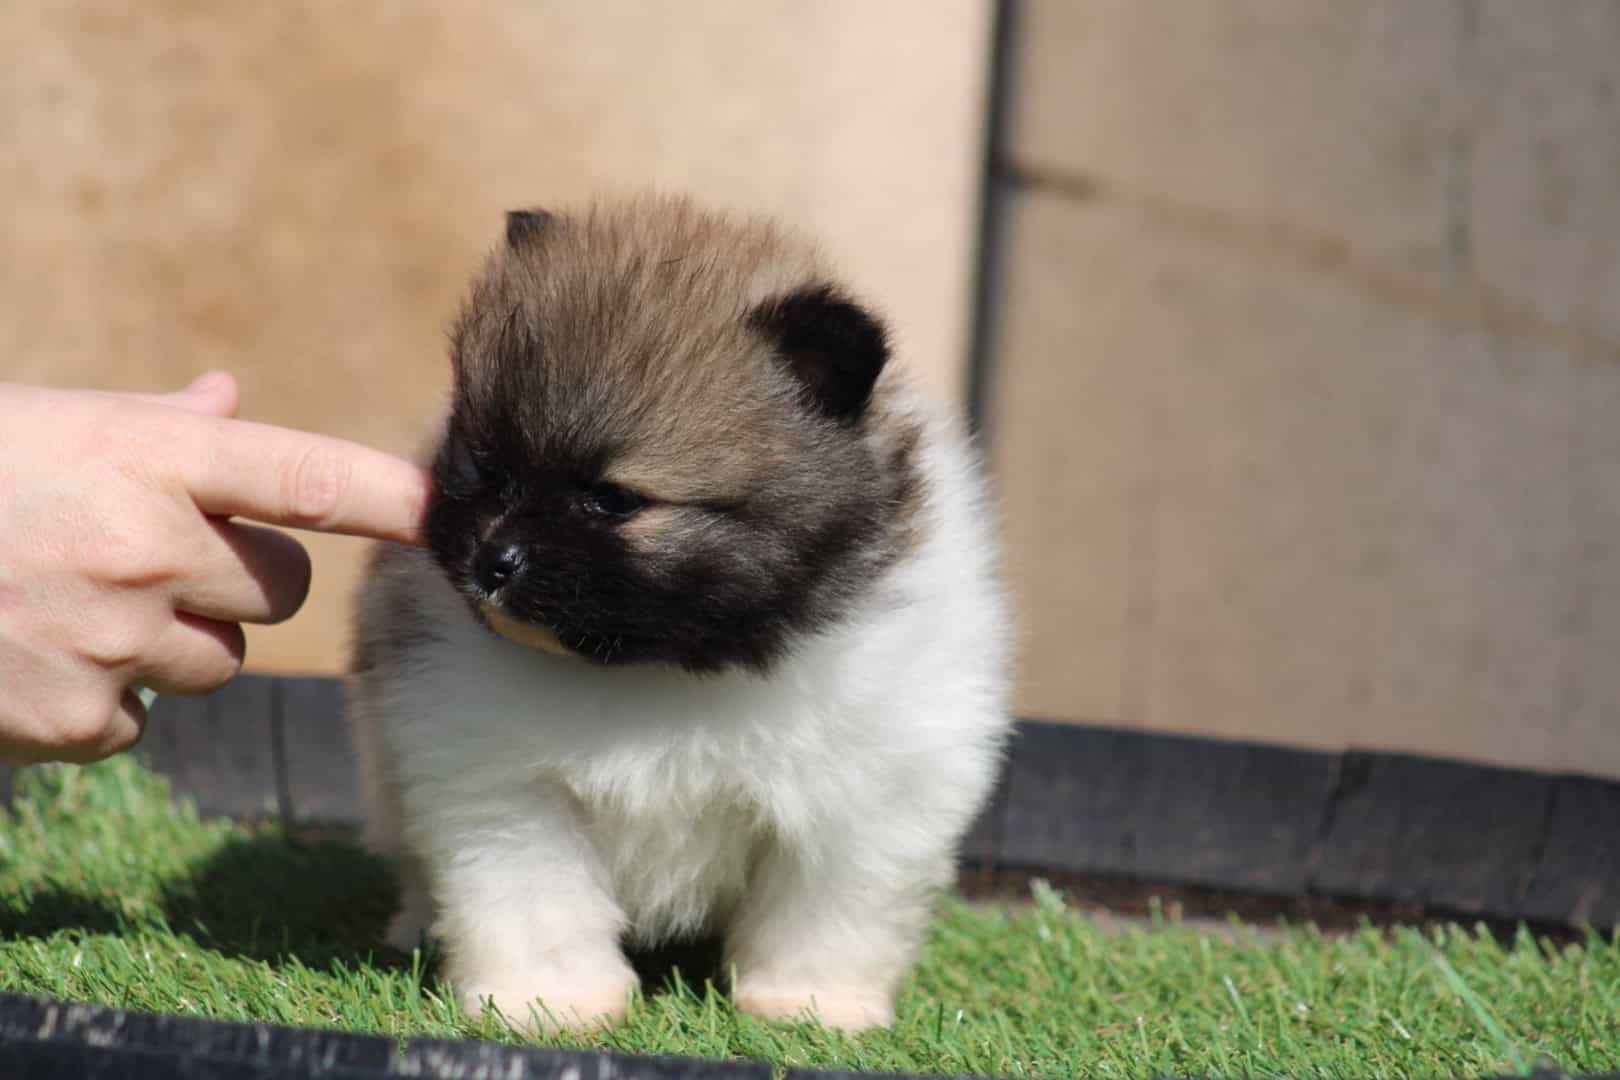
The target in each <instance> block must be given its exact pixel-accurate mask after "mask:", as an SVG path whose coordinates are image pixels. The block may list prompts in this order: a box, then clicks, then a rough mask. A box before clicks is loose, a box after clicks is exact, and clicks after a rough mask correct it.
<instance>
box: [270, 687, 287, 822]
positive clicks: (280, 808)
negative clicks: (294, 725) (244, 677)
mask: <svg viewBox="0 0 1620 1080" xmlns="http://www.w3.org/2000/svg"><path fill="white" fill-rule="evenodd" d="M285 708H286V698H285V688H284V687H283V685H282V681H281V679H279V678H274V679H272V680H271V683H270V762H271V766H272V767H273V768H274V770H275V780H276V811H277V813H279V814H280V815H281V824H282V827H283V828H286V827H288V826H290V825H291V824H292V823H293V813H292V809H293V807H292V782H291V780H290V779H289V778H288V775H287V733H286V729H285V727H284V726H283V713H284V711H285Z"/></svg>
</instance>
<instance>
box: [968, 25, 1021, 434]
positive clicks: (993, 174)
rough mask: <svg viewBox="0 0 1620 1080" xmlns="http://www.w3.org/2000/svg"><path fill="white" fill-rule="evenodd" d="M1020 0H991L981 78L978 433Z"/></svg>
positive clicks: (973, 356) (974, 313)
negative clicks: (987, 47)
mask: <svg viewBox="0 0 1620 1080" xmlns="http://www.w3.org/2000/svg"><path fill="white" fill-rule="evenodd" d="M1017 6H1018V0H992V3H991V5H990V56H989V72H988V77H987V78H986V80H985V86H986V94H985V102H984V114H983V115H984V128H983V133H982V136H981V139H980V155H981V158H980V165H979V193H978V197H979V213H978V236H977V239H976V241H975V247H976V250H975V251H974V255H973V281H972V289H971V292H970V296H971V297H972V299H971V301H970V303H971V311H970V312H969V318H970V320H971V322H970V330H969V336H968V356H967V414H968V423H969V424H970V425H971V427H972V430H973V431H974V432H975V433H982V432H983V430H984V426H985V421H986V415H985V414H986V411H987V409H988V407H989V395H990V377H991V368H992V367H993V365H994V358H993V356H992V354H993V353H994V351H995V340H994V338H995V321H996V307H997V303H996V297H997V288H996V285H997V279H998V277H999V274H1000V261H1001V260H1000V252H1001V242H1002V232H1003V229H1002V214H1001V206H1002V200H1001V192H1000V185H1001V174H1002V152H1003V136H1004V132H1005V128H1006V113H1007V95H1008V88H1009V85H1010V83H1011V81H1012V74H1011V68H1012V40H1013V29H1014V23H1015V22H1016V21H1017V20H1016V15H1017V11H1016V8H1017Z"/></svg>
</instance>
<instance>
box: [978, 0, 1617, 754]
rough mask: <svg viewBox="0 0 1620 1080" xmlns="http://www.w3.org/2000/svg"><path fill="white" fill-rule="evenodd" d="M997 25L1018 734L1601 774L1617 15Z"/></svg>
mask: <svg viewBox="0 0 1620 1080" xmlns="http://www.w3.org/2000/svg"><path fill="white" fill-rule="evenodd" d="M1018 9H1019V13H1020V18H1019V25H1018V26H1017V27H1016V28H1015V42H1016V47H1015V50H1014V56H1013V58H1012V59H1013V64H1014V69H1013V70H1014V79H1013V87H1014V90H1013V102H1012V105H1013V107H1012V119H1011V123H1012V128H1011V131H1010V136H1009V151H1008V158H1009V160H1008V161H1007V166H1008V169H1009V171H1010V173H1011V174H1012V176H1013V177H1014V180H1013V182H1012V183H1011V184H1010V185H1009V188H1008V197H1009V207H1010V210H1009V219H1008V230H1009V232H1008V239H1007V248H1006V251H1007V272H1006V278H1005V280H1004V281H1002V282H1001V283H1000V290H999V292H1000V295H1001V296H1002V297H1003V307H1002V309H1001V311H1000V331H999V336H998V344H999V348H998V351H997V369H996V374H995V379H994V381H993V384H992V385H993V407H992V423H993V425H994V427H993V433H994V440H993V457H994V460H995V464H996V468H997V473H998V476H999V478H1000V481H1001V484H1002V487H1003V492H1004V497H1005V501H1006V505H1007V508H1008V512H1009V517H1010V521H1009V545H1010V555H1009V558H1010V563H1011V568H1012V576H1013V580H1014V583H1015V587H1016V589H1017V592H1018V595H1019V599H1020V602H1021V606H1022V608H1023V609H1024V613H1025V617H1026V637H1027V641H1028V647H1027V649H1026V653H1025V666H1024V672H1023V679H1022V684H1021V692H1020V704H1021V706H1022V707H1023V708H1024V709H1025V710H1027V711H1029V712H1032V713H1036V714H1040V715H1046V716H1055V717H1067V718H1075V719H1092V720H1107V721H1112V722H1116V723H1122V724H1125V725H1129V726H1140V727H1147V728H1155V729H1166V730H1178V731H1196V732H1209V733H1215V734H1219V735H1230V736H1241V737H1263V738H1269V739H1276V740H1281V741H1285V742H1292V743H1302V744H1308V745H1317V746H1327V747H1339V746H1344V745H1347V744H1352V743H1353V744H1356V745H1361V746H1376V747H1387V748H1393V749H1404V750H1415V751H1426V752H1434V753H1441V754H1448V755H1460V756H1464V757H1472V758H1477V759H1484V760H1492V761H1501V762H1507V763H1512V764H1517V765H1526V766H1536V767H1546V768H1567V769H1576V770H1581V771H1590V772H1599V773H1606V774H1609V775H1620V662H1617V660H1620V212H1617V211H1616V207H1620V98H1617V94H1620V6H1617V5H1615V4H1612V3H1609V2H1608V0H1543V2H1538V3H1535V4H1521V3H1516V2H1514V0H1483V2H1478V3H1476V2H1473V0H1461V2H1457V3H1441V2H1436V3H1410V2H1408V0H1368V2H1363V3H1355V4H1347V3H1340V2H1338V0H1309V2H1304V0H1243V2H1229V3H1221V4H1186V3H1181V2H1179V0H1083V2H1082V0H1029V2H1028V3H1024V4H1020V5H1018Z"/></svg>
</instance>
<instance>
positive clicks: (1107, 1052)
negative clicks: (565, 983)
mask: <svg viewBox="0 0 1620 1080" xmlns="http://www.w3.org/2000/svg"><path fill="white" fill-rule="evenodd" d="M1035 900H1036V902H1035V903H1034V904H1031V905H1020V906H1014V907H1009V908H995V909H985V908H975V907H971V906H969V905H967V904H964V903H961V902H958V901H950V902H947V903H946V904H945V905H944V906H943V908H942V910H941V912H940V915H939V918H938V919H937V920H936V923H935V925H934V928H933V931H932V933H931V935H930V937H929V940H928V944H927V949H926V952H925V954H924V957H923V960H922V963H921V964H920V966H919V968H918V969H917V972H916V974H915V975H914V977H913V978H912V979H911V980H910V981H909V982H908V983H907V985H906V989H905V992H904V995H903V997H902V1000H901V1004H900V1018H899V1021H898V1023H897V1024H896V1025H895V1026H894V1027H893V1028H892V1029H890V1030H886V1031H879V1032H874V1033H871V1034H868V1035H866V1036H863V1037H860V1038H845V1037H842V1036H839V1035H836V1034H832V1033H829V1032H826V1031H823V1030H821V1029H819V1028H817V1027H816V1026H814V1025H811V1024H798V1025H789V1024H764V1023H760V1022H757V1021H754V1020H751V1019H748V1018H743V1017H739V1016H738V1015H737V1014H736V1013H734V1012H733V1011H732V1009H731V1007H730V1005H729V1003H728V1001H727V1000H726V998H725V996H724V995H723V994H720V993H717V992H715V991H713V990H712V989H710V988H708V987H706V986H705V985H703V984H702V983H698V984H697V985H693V982H692V981H682V980H680V979H679V977H678V976H676V977H672V978H669V979H666V980H665V981H663V982H662V984H661V985H658V986H655V987H653V988H652V990H651V992H650V994H649V996H648V997H647V998H646V999H645V1000H644V1001H641V1002H638V1003H637V1004H636V1005H635V1007H634V1008H633V1010H632V1013H631V1016H630V1018H629V1019H628V1021H627V1022H625V1023H624V1024H622V1025H620V1026H619V1027H617V1028H614V1029H612V1030H609V1031H606V1032H603V1033H600V1034H597V1035H595V1036H590V1037H586V1038H584V1039H583V1040H579V1041H578V1042H575V1041H573V1040H568V1039H560V1040H557V1044H559V1045H580V1044H583V1045H590V1046H597V1047H605V1048H611V1049H615V1050H621V1051H629V1052H635V1053H668V1054H690V1055H705V1056H742V1057H758V1058H764V1059H768V1060H770V1061H772V1062H775V1063H777V1064H778V1065H781V1066H788V1065H809V1066H822V1067H839V1068H851V1069H859V1070H868V1071H913V1072H928V1073H955V1074H961V1073H973V1074H981V1075H984V1074H995V1075H1011V1076H1037V1075H1045V1076H1133V1077H1147V1076H1155V1075H1161V1076H1162V1075H1184V1076H1185V1075H1192V1074H1206V1075H1207V1074H1220V1075H1226V1076H1266V1075H1283V1074H1290V1075H1296V1076H1358V1077H1368V1076H1375V1075H1377V1076H1396V1075H1424V1076H1446V1075H1450V1076H1456V1075H1480V1074H1490V1073H1501V1072H1521V1071H1525V1070H1527V1069H1528V1068H1529V1067H1531V1066H1532V1065H1534V1064H1536V1063H1537V1062H1538V1061H1540V1062H1541V1063H1542V1064H1546V1063H1547V1062H1548V1061H1550V1062H1553V1063H1556V1065H1557V1066H1559V1067H1561V1068H1563V1069H1567V1070H1571V1071H1580V1072H1596V1071H1603V1070H1615V1069H1620V941H1616V940H1608V941H1605V940H1603V939H1601V938H1598V937H1596V936H1591V937H1588V938H1587V939H1586V940H1585V941H1584V942H1581V943H1578V944H1571V945H1565V946H1562V947H1554V946H1553V945H1551V944H1549V943H1547V942H1543V941H1537V940H1536V939H1534V938H1532V937H1531V936H1530V935H1528V934H1525V933H1521V934H1520V935H1519V938H1518V940H1517V941H1516V942H1514V943H1513V944H1511V945H1503V944H1501V943H1499V942H1498V941H1496V940H1495V939H1493V938H1492V937H1490V936H1488V935H1486V934H1484V933H1483V932H1475V931H1471V930H1469V929H1465V928H1460V927H1457V928H1444V929H1440V930H1431V931H1427V932H1419V931H1416V930H1398V931H1394V932H1384V931H1379V930H1374V929H1371V928H1368V929H1365V930H1363V931H1361V932H1359V933H1355V934H1351V935H1348V936H1340V937H1334V936H1327V935H1323V934H1321V933H1319V932H1318V931H1316V930H1315V929H1313V928H1312V927H1309V926H1305V927H1291V928H1286V929H1284V930H1282V931H1281V932H1280V933H1274V934H1255V933H1248V932H1244V931H1241V930H1240V931H1237V932H1236V933H1231V934H1216V935H1210V934H1201V933H1199V932H1197V931H1195V930H1193V929H1191V928H1188V927H1184V926H1179V925H1173V924H1162V925H1154V926H1144V927H1142V928H1141V929H1138V930H1132V931H1125V932H1119V931H1106V930H1103V929H1100V928H1098V927H1097V926H1096V925H1094V924H1092V923H1091V922H1089V921H1087V920H1086V919H1084V918H1082V917H1080V916H1079V915H1077V914H1075V913H1074V912H1072V911H1068V910H1065V908H1064V907H1063V904H1062V901H1061V898H1059V897H1057V896H1056V895H1054V894H1052V893H1051V892H1050V891H1049V890H1043V889H1037V890H1036V897H1035ZM391 903H392V894H391V891H390V887H389V885H388V883H387V878H386V874H385V873H384V871H383V869H382V868H381V867H380V866H379V865H378V864H377V863H376V862H374V861H373V860H372V859H370V858H368V857H367V856H366V855H364V854H363V853H362V852H360V851H358V850H357V849H355V848H354V847H352V846H350V845H349V844H346V843H341V842H299V841H298V840H295V839H293V838H290V837H288V836H286V835H284V834H282V833H281V832H280V831H279V830H277V829H274V828H268V827H267V828H260V829H249V828H244V827H241V826H237V825H232V824H230V823H227V822H223V821H214V820H199V819H198V817H197V815H196V813H195V812H194V810H192V809H191V808H190V807H188V806H186V805H183V804H182V805H181V806H180V807H178V808H173V809H171V807H170V804H169V801H168V796H167V791H166V789H165V787H164V785H163V783H162V781H161V780H159V779H157V778H155V777H153V776H152V775H150V774H148V773H146V772H145V771H143V770H142V769H140V768H139V766H138V765H136V763H134V762H133V761H131V760H128V759H124V760H118V761H113V762H108V763H104V764H102V765H97V766H93V767H89V768H83V769H80V768H72V767H51V768H45V769H34V770H28V771H27V772H26V773H25V774H24V776H23V778H22V780H21V782H20V784H19V791H18V799H17V805H16V808H15V810H14V811H13V813H12V814H11V816H10V817H9V819H0V989H7V990H20V991H29V992H34V993H44V994H50V995H55V996H58V997H65V998H77V999H89V1000H94V1001H100V1002H105V1003H107V1004H111V1005H118V1006H125V1007H131V1008H138V1009H152V1010H160V1011H166V1012H177V1013H185V1014H190V1015H194V1016H209V1017H224V1018H231V1019H252V1020H268V1021H273V1022H277V1023H288V1024H301V1025H315V1026H328V1027H335V1028H343V1029H346V1030H351V1031H364V1032H382V1033H389V1034H392V1035H395V1036H408V1035H415V1034H431V1035H464V1036H476V1037H483V1038H494V1039H500V1040H503V1041H516V1040H517V1036H516V1035H514V1034H513V1033H512V1032H511V1031H510V1030H509V1029H506V1028H504V1027H503V1026H501V1024H500V1022H499V1021H496V1020H491V1021H486V1022H483V1023H472V1022H468V1021H467V1020H465V1019H464V1018H463V1017H462V1016H461V1015H460V1011H459V1009H458V1007H457V1005H456V1004H455V1001H454V997H453V995H452V994H450V993H449V991H448V989H447V988H446V987H445V986H444V985H442V984H441V983H440V982H439V980H438V979H437V978H436V977H435V976H434V975H433V974H432V971H431V965H423V964H422V963H421V962H420V961H419V960H418V959H417V958H415V957H406V956H401V955H399V954H396V953H393V952H391V951H389V950H387V949H386V948H383V947H381V946H378V945H377V944H375V942H376V935H377V933H378V931H379V928H380V927H382V925H383V924H384V922H385V921H386V918H387V916H388V914H389V912H390V906H391Z"/></svg>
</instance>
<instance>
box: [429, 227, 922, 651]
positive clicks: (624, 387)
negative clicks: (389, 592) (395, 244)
mask: <svg viewBox="0 0 1620 1080" xmlns="http://www.w3.org/2000/svg"><path fill="white" fill-rule="evenodd" d="M781 244H782V241H780V240H779V239H778V238H777V237H775V235H774V234H772V233H770V232H768V231H763V230H762V227H760V226H737V225H733V224H731V223H728V222H725V221H723V220H719V219H715V218H712V217H708V216H706V215H703V214H701V213H699V212H697V211H695V210H693V209H691V208H690V207H689V206H687V205H686V204H682V203H650V204H641V205H639V206H637V207H636V208H634V209H633V210H632V211H628V212H621V213H620V214H619V215H618V216H617V217H613V216H606V215H592V216H590V217H587V218H584V219H573V218H565V217H551V216H548V215H544V214H540V213H538V212H523V213H518V214H513V215H511V216H510V217H509V221H508V229H507V243H506V245H505V246H504V247H503V248H502V250H500V251H498V252H497V253H496V254H495V255H494V256H492V258H491V260H490V264H489V266H488V267H487V268H486V270H485V273H484V275H483V276H482V277H481V279H480V280H479V281H478V283H477V284H476V285H475V288H474V291H473V295H472V298H471V300H470V302H469V303H468V305H467V306H466V308H465V309H464V311H463V313H462V316H461V318H460V320H459V321H458V323H457V325H456V328H455V330H454V333H453V359H454V364H455V373H456V382H455V397H454V405H453V409H452V414H451V418H450V422H449V425H448V428H447V430H446V432H445V436H444V439H443V441H442V443H441V445H440V447H439V450H438V452H437V455H436V457H435V460H434V462H433V470H434V474H435V477H436V480H437V485H438V491H437V494H436V496H435V498H434V501H433V503H432V505H431V507H430V510H429V514H428V520H427V537H428V543H429V546H430V547H431V549H432V551H433V553H434V555H435V557H436V559H437V561H438V563H439V565H440V566H441V567H442V568H443V570H444V572H445V573H446V574H447V575H448V577H449V579H450V581H451V582H452V583H453V584H454V585H455V587H456V588H457V589H458V590H459V591H460V592H461V594H462V595H463V596H464V597H465V598H466V599H467V601H468V603H469V605H470V606H471V607H472V608H473V610H474V611H476V612H477V613H478V615H479V617H480V618H481V619H483V620H484V621H485V623H486V624H487V625H488V626H489V627H490V628H491V629H492V630H493V631H494V632H496V633H499V634H501V635H502V636H505V637H507V638H509V639H511V640H514V641H518V642H520V643H522V644H526V645H531V646H534V647H537V648H541V649H547V650H549V651H553V652H560V653H567V654H570V655H572V656H574V657H576V658H578V659H580V660H582V661H585V662H594V663H598V664H635V663H661V664H670V665H675V666H678V667H681V668H684V669H686V670H689V671H692V672H698V673H707V672H715V671H720V670H724V669H727V668H733V667H742V668H752V669H755V670H765V669H767V668H768V667H769V666H770V665H771V663H772V662H773V661H775V660H776V659H778V658H779V657H781V656H782V655H783V654H784V653H785V652H786V651H787V650H788V649H789V648H790V647H791V645H792V644H793V642H794V640H795V639H796V638H798V637H799V636H802V635H805V634H808V633H812V632H814V631H815V630H817V629H818V628H820V627H823V626H825V625H827V624H828V623H829V622H831V621H834V620H836V619H837V618H838V617H839V615H840V614H842V613H843V612H845V611H847V609H848V606H849V605H850V603H852V602H853V601H854V600H856V599H857V598H859V597H860V596H861V595H863V594H864V592H865V591H867V590H868V589H869V588H870V586H871V583H872V581H873V579H874V578H875V576H876V575H877V574H878V573H879V572H880V571H881V570H882V568H883V567H884V566H886V565H888V564H889V563H890V562H892V561H893V559H894V558H895V557H896V553H897V551H898V547H899V544H900V540H899V536H900V534H901V533H902V532H903V531H904V530H903V529H901V528H900V527H899V523H900V522H901V520H902V518H903V517H904V515H905V513H906V512H907V511H908V506H909V502H910V493H913V492H914V491H915V488H916V484H915V482H914V480H913V474H914V469H915V464H914V462H913V461H912V460H911V458H912V456H913V455H912V451H913V450H914V447H915V439H914V438H912V439H901V440H899V442H898V443H895V442H894V441H893V440H890V441H885V440H883V439H874V438H873V437H872V435H871V431H870V428H871V426H872V424H873V422H874V417H873V416H872V415H871V414H872V412H873V409H874V406H873V404H872V401H873V388H874V384H875V383H876V381H877V379H878V376H879V374H880V373H881V371H882V370H883V367H884V364H885V362H886V361H887V358H888V348H887V345H886V342H885V334H884V330H883V328H882V326H881V325H880V324H879V323H878V322H877V320H876V319H875V318H873V316H872V315H870V314H869V313H868V312H867V311H865V310H864V309H863V308H861V307H860V306H858V305H856V304H855V303H853V302H851V301H850V300H849V299H847V298H846V297H845V296H844V295H843V294H842V293H840V292H839V291H838V290H837V289H835V288H834V287H832V286H830V285H828V284H826V283H825V282H822V281H819V280H816V279H814V278H811V279H808V280H805V281H803V282H801V283H799V284H794V285H789V286H787V287H785V288H782V289H779V290H771V291H768V293H767V294H766V295H764V296H763V297H760V296H757V295H755V294H756V293H757V292H758V290H759V282H760V280H761V278H762V277H766V278H767V280H775V279H776V278H779V277H781V276H783V275H782V274H781V272H780V271H779V270H776V269H775V267H776V264H777V263H778V262H780V261H781V260H783V259H784V258H787V257H788V256H791V255H793V254H794V253H793V251H792V250H791V249H787V250H786V252H785V253H784V251H782V250H779V246H780V245H781ZM773 260H775V262H773ZM767 271H770V274H769V275H768V274H767Z"/></svg>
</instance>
